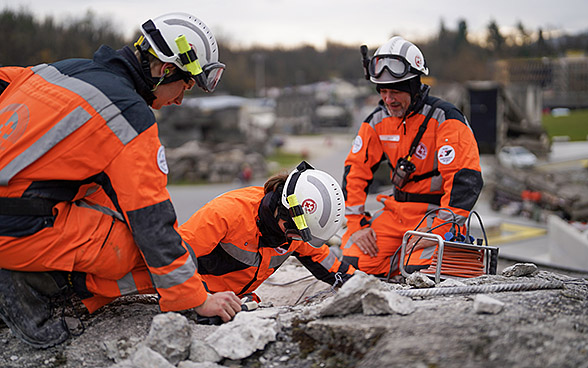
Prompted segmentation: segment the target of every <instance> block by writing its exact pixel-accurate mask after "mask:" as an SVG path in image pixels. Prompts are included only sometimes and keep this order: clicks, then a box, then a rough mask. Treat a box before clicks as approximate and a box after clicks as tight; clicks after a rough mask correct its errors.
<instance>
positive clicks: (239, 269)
mask: <svg viewBox="0 0 588 368" xmlns="http://www.w3.org/2000/svg"><path fill="white" fill-rule="evenodd" d="M343 207H344V203H343V195H342V193H341V187H340V186H339V184H338V183H337V182H336V181H335V179H334V178H333V177H331V176H330V175H329V174H327V173H326V172H324V171H320V170H315V169H313V168H312V167H311V166H310V165H309V164H307V163H306V162H304V161H303V162H302V163H301V164H300V165H299V166H298V167H297V168H296V169H295V170H293V171H292V172H291V173H290V174H289V175H283V174H278V175H275V176H273V177H271V178H270V179H268V180H267V181H266V183H265V185H264V187H257V186H251V187H246V188H241V189H237V190H233V191H230V192H227V193H225V194H223V195H220V196H218V197H216V198H215V199H213V200H211V201H210V202H208V203H207V204H206V205H204V206H203V207H202V208H201V209H199V210H198V211H197V212H196V213H194V214H193V215H192V216H191V217H190V218H189V219H188V220H187V221H186V222H185V223H184V224H182V226H180V234H181V235H182V238H183V239H184V240H185V241H186V242H187V243H188V244H189V245H190V246H191V248H192V249H193V250H194V253H195V255H196V258H197V259H198V273H199V274H200V276H201V277H202V282H203V283H204V287H205V289H206V291H201V292H202V295H201V296H199V298H205V297H206V292H208V293H211V294H213V295H216V293H220V292H226V291H232V292H234V293H235V294H236V295H237V296H238V297H240V298H243V297H247V298H251V299H252V300H254V301H259V298H258V297H257V296H256V295H255V294H254V291H255V290H256V289H257V287H259V285H261V283H263V281H265V280H266V279H267V278H269V277H270V276H271V275H272V274H273V273H274V272H275V271H276V270H277V269H278V268H279V267H280V265H282V263H284V262H285V261H286V259H287V258H288V257H289V256H295V257H296V258H297V259H298V260H300V262H301V263H302V264H303V265H304V266H305V267H306V268H307V269H308V270H309V271H310V272H311V273H312V274H313V275H314V276H315V277H316V278H318V279H320V280H322V281H324V282H326V283H329V284H331V285H334V284H336V281H338V282H345V281H347V280H348V279H349V278H350V277H351V276H352V274H353V273H354V272H355V268H353V266H350V265H349V264H347V263H346V262H341V261H339V260H338V259H337V256H336V255H335V254H334V253H332V252H331V251H330V249H329V247H328V246H327V245H326V244H325V242H326V241H327V240H328V239H330V238H331V237H332V236H333V235H334V234H335V233H336V232H337V230H338V229H340V227H341V224H342V221H343ZM337 274H339V276H340V278H341V279H340V280H338V277H337ZM101 281H102V282H97V283H96V284H94V285H91V286H90V287H91V288H92V291H93V292H94V293H100V294H101V295H107V296H108V297H118V296H121V295H123V293H122V292H123V291H124V290H128V291H133V292H139V293H150V292H152V291H151V290H152V289H151V285H150V283H149V275H148V274H147V273H146V272H139V271H134V272H133V275H132V277H126V278H125V279H124V280H118V281H117V282H114V281H112V280H101ZM121 285H125V286H124V287H121ZM197 312H198V311H197ZM219 316H220V317H221V318H222V319H223V320H224V321H227V320H229V319H230V316H229V315H228V314H220V315H219Z"/></svg>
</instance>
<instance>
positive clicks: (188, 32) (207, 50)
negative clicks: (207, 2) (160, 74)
mask: <svg viewBox="0 0 588 368" xmlns="http://www.w3.org/2000/svg"><path fill="white" fill-rule="evenodd" d="M141 32H142V33H143V37H142V38H140V39H139V41H137V43H136V44H135V45H137V46H138V47H140V48H142V49H148V51H149V52H150V53H152V54H153V55H154V56H156V57H157V58H158V59H159V60H161V61H163V62H164V63H173V64H175V65H176V66H177V67H178V68H179V69H180V70H181V71H183V72H184V73H185V74H186V75H187V76H188V77H191V78H193V79H195V80H196V83H197V84H198V86H199V87H200V88H202V89H203V90H204V91H206V92H212V91H214V89H215V88H216V85H217V84H218V82H219V80H220V78H221V75H222V73H223V70H224V69H225V65H224V64H222V63H219V62H218V45H217V43H216V39H215V38H214V35H213V34H212V32H211V31H210V29H209V28H208V27H207V26H206V24H204V23H203V22H202V21H201V20H200V19H198V18H196V17H194V16H192V15H190V14H186V13H169V14H165V15H162V16H159V17H157V18H154V19H150V20H148V21H146V22H145V23H143V25H142V26H141Z"/></svg>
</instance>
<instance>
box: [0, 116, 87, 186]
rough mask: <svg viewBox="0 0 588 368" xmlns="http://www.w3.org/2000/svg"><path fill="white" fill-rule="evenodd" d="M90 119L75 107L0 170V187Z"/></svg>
mask: <svg viewBox="0 0 588 368" xmlns="http://www.w3.org/2000/svg"><path fill="white" fill-rule="evenodd" d="M90 118H91V116H90V114H89V113H88V112H87V111H86V110H84V109H83V108H81V107H77V108H76V109H75V110H73V111H72V112H70V113H69V114H67V116H65V117H64V118H63V119H61V120H60V121H59V122H58V123H57V124H55V125H54V126H53V127H52V128H51V129H49V131H48V132H47V133H45V134H44V135H43V136H42V137H41V138H39V139H38V140H37V141H35V142H34V143H33V144H32V145H30V146H29V147H28V148H27V149H26V150H24V151H23V152H22V153H21V154H20V155H18V156H17V157H16V158H15V159H14V160H12V161H10V163H9V164H8V165H6V166H5V167H4V168H3V169H2V170H0V185H8V182H9V181H10V179H12V177H14V176H15V175H16V174H18V173H19V172H20V171H21V170H23V169H24V168H25V167H27V166H29V165H30V164H32V163H33V162H35V161H36V160H37V159H39V157H41V156H43V155H44V154H45V153H47V151H49V150H50V149H52V148H53V147H55V145H57V144H58V143H59V142H61V141H62V140H63V139H65V138H66V137H67V136H69V135H70V134H71V133H73V132H74V131H75V130H76V129H78V128H79V127H81V126H82V125H84V123H86V122H87V121H88V120H90Z"/></svg>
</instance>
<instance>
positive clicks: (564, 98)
mask: <svg viewBox="0 0 588 368" xmlns="http://www.w3.org/2000/svg"><path fill="white" fill-rule="evenodd" d="M495 80H496V81H498V82H500V83H501V84H503V85H509V84H532V85H535V86H539V87H541V90H542V91H543V107H545V108H549V109H551V108H555V107H568V108H587V107H588V57H587V56H584V55H574V56H565V57H560V58H536V59H511V60H499V61H497V62H496V75H495Z"/></svg>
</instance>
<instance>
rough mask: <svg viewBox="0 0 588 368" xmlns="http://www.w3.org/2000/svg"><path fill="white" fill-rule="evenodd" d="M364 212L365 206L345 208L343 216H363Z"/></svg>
mask: <svg viewBox="0 0 588 368" xmlns="http://www.w3.org/2000/svg"><path fill="white" fill-rule="evenodd" d="M364 212H365V205H364V204H361V205H358V206H346V207H345V216H347V215H363V213H364Z"/></svg>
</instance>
